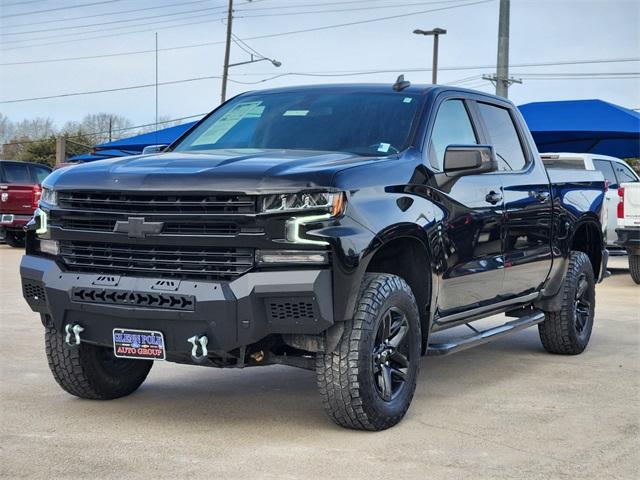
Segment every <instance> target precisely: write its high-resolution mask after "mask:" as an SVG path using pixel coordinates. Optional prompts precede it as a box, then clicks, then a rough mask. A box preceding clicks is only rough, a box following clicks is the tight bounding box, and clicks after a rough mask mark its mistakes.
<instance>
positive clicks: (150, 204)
mask: <svg viewBox="0 0 640 480" xmlns="http://www.w3.org/2000/svg"><path fill="white" fill-rule="evenodd" d="M58 204H59V205H60V207H61V208H65V209H72V210H90V211H101V212H125V213H195V214H216V213H218V214H234V213H239V214H245V213H255V211H256V199H255V197H252V196H248V195H233V194H211V195H203V194H163V193H159V194H149V193H136V192H133V193H123V192H101V193H93V192H59V193H58Z"/></svg>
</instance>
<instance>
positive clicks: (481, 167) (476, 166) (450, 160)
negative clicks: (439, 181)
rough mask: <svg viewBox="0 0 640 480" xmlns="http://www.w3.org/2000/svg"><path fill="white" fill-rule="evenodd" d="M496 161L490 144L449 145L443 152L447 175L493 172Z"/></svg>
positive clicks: (496, 164)
mask: <svg viewBox="0 0 640 480" xmlns="http://www.w3.org/2000/svg"><path fill="white" fill-rule="evenodd" d="M496 170H498V161H497V160H496V155H495V152H494V150H493V147H492V146H491V145H449V146H448V147H447V149H446V150H445V153H444V172H445V173H446V174H447V175H449V176H458V175H476V174H480V173H488V172H495V171H496Z"/></svg>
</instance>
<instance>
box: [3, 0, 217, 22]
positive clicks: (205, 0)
mask: <svg viewBox="0 0 640 480" xmlns="http://www.w3.org/2000/svg"><path fill="white" fill-rule="evenodd" d="M209 1H210V0H194V1H190V2H181V3H180V5H178V4H175V3H169V4H167V5H155V6H153V7H146V8H134V9H131V10H119V11H117V12H107V13H94V14H92V15H80V16H77V17H67V18H54V19H52V20H42V21H39V22H27V23H15V24H13V25H4V24H3V25H2V28H3V29H6V28H17V27H31V26H34V25H45V24H47V23H58V22H68V21H73V20H86V19H87V18H97V17H107V16H111V15H124V14H127V13H137V12H145V11H148V10H157V9H159V8H175V7H181V6H184V5H192V4H195V3H209Z"/></svg>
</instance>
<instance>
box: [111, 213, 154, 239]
mask: <svg viewBox="0 0 640 480" xmlns="http://www.w3.org/2000/svg"><path fill="white" fill-rule="evenodd" d="M163 225H164V223H162V222H145V221H144V218H143V217H129V218H128V219H127V221H126V222H125V221H122V220H120V221H118V222H116V226H115V227H114V228H113V231H114V232H115V233H126V234H127V236H128V237H130V238H145V237H146V236H147V235H149V234H158V233H160V232H161V231H162V227H163Z"/></svg>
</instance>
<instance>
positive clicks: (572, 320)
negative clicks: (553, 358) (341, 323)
mask: <svg viewBox="0 0 640 480" xmlns="http://www.w3.org/2000/svg"><path fill="white" fill-rule="evenodd" d="M580 279H584V280H586V282H587V285H586V290H585V295H586V300H587V301H588V303H589V304H590V306H589V307H588V308H586V309H584V311H586V312H588V315H585V318H586V320H585V321H584V325H583V326H582V328H580V323H579V320H578V313H577V310H576V305H577V303H576V302H577V300H576V294H577V292H578V288H579V282H580ZM558 295H561V296H562V297H561V298H562V308H561V309H560V310H559V311H557V312H545V320H544V321H543V322H542V323H540V324H538V332H539V333H540V340H541V341H542V345H543V346H544V348H545V350H546V351H547V352H549V353H558V354H562V355H577V354H579V353H582V352H583V351H584V349H585V348H586V347H587V345H588V343H589V339H590V337H591V331H592V328H593V321H594V314H595V303H596V302H595V298H596V297H595V276H594V274H593V268H592V266H591V261H590V260H589V257H588V256H587V255H586V254H585V253H583V252H576V251H572V252H571V254H570V257H569V267H568V269H567V274H566V276H565V278H564V283H563V285H562V287H561V290H560V292H559V293H558ZM583 308H584V307H583Z"/></svg>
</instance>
